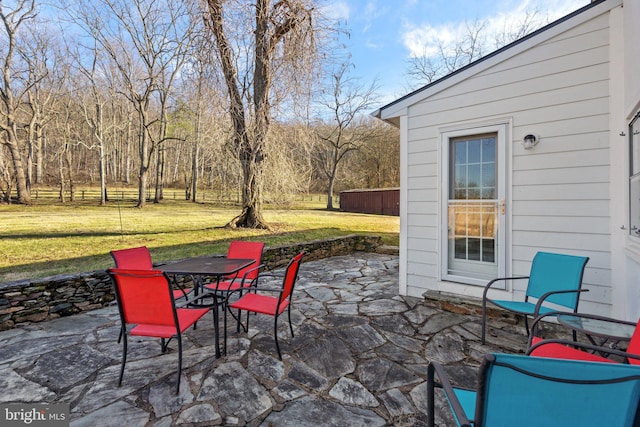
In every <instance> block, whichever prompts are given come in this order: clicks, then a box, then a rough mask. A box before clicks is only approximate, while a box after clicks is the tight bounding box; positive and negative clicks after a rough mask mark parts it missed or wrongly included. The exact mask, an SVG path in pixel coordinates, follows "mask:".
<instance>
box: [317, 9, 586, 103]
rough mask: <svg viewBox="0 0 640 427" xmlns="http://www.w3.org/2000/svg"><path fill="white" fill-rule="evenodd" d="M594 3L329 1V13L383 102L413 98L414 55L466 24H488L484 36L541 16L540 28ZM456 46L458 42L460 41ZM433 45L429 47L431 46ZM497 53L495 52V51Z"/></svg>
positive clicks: (358, 68) (361, 75)
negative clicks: (410, 77)
mask: <svg viewBox="0 0 640 427" xmlns="http://www.w3.org/2000/svg"><path fill="white" fill-rule="evenodd" d="M589 1H590V0H327V9H326V10H327V12H328V13H329V14H330V15H331V16H333V17H334V18H340V19H341V20H343V21H344V22H346V28H347V29H348V30H349V31H350V36H349V38H346V37H345V38H344V40H343V41H344V42H345V43H346V44H347V48H348V50H349V51H350V52H351V55H352V57H351V60H352V62H353V64H354V66H355V69H354V70H353V71H352V72H351V76H352V77H355V78H358V79H360V80H361V82H363V83H369V82H371V81H373V80H374V79H378V86H379V89H380V90H379V92H380V94H381V96H382V97H383V99H382V102H383V103H386V102H390V101H393V100H394V99H396V98H397V97H399V96H402V95H404V94H406V93H408V92H409V90H410V87H409V84H408V81H407V76H406V71H407V67H408V60H409V58H410V56H411V55H416V54H419V53H420V52H424V49H425V43H427V44H426V45H427V46H429V45H431V46H433V44H434V42H435V41H436V40H440V41H442V42H443V43H445V44H446V42H447V41H449V40H456V37H458V35H459V34H461V33H460V32H461V31H463V29H464V28H465V23H473V22H474V21H477V20H480V21H486V23H487V27H486V28H487V30H486V33H487V35H488V36H489V38H490V37H491V34H492V33H493V32H497V31H500V29H503V28H504V27H505V25H507V26H508V25H513V24H514V23H516V24H517V23H518V22H520V20H521V19H522V17H523V16H524V14H525V13H526V12H527V11H529V12H531V11H534V10H535V11H537V12H536V17H537V19H540V20H541V21H540V22H541V24H540V25H539V26H541V25H542V23H546V22H551V21H554V20H555V19H558V18H560V17H562V16H564V15H566V14H568V13H571V12H572V11H574V10H576V9H578V8H580V7H582V6H584V5H586V4H588V3H589ZM457 40H460V38H459V37H458V38H457ZM429 42H431V43H430V44H429ZM491 50H493V49H491Z"/></svg>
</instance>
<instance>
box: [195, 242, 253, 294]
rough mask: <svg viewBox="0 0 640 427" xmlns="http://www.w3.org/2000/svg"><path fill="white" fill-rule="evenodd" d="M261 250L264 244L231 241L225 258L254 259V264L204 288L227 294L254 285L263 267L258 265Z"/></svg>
mask: <svg viewBox="0 0 640 427" xmlns="http://www.w3.org/2000/svg"><path fill="white" fill-rule="evenodd" d="M263 250H264V242H244V241H241V240H234V241H232V242H231V243H230V244H229V249H228V250H227V258H250V259H255V260H256V262H255V263H253V264H251V265H250V266H248V267H245V268H243V269H242V270H240V271H238V272H237V273H236V274H234V275H233V276H227V277H223V278H221V279H220V281H219V282H218V283H211V284H208V285H205V288H207V289H209V290H210V291H215V292H229V291H232V290H234V289H239V288H240V287H242V286H244V287H247V286H252V285H255V284H256V281H257V279H258V273H259V271H260V268H262V267H263V266H262V265H261V264H260V263H261V262H262V251H263Z"/></svg>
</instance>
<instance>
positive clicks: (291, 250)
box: [0, 234, 382, 330]
mask: <svg viewBox="0 0 640 427" xmlns="http://www.w3.org/2000/svg"><path fill="white" fill-rule="evenodd" d="M381 240H382V239H381V238H380V237H378V236H362V235H355V234H354V235H349V236H344V237H339V238H335V239H329V240H316V241H311V242H305V243H299V244H292V245H283V246H275V247H267V248H265V250H264V253H263V259H262V261H263V264H265V269H266V270H272V269H274V268H279V267H283V266H285V265H286V264H287V263H288V262H289V260H290V259H291V258H292V257H293V256H294V255H295V254H297V253H298V252H300V251H302V250H304V251H305V252H306V253H307V255H306V256H305V260H308V261H310V260H316V259H322V258H327V257H332V256H337V255H346V254H349V253H353V252H356V251H364V252H375V251H376V250H377V249H378V248H380V247H381V243H382V241H381ZM176 261H177V260H176ZM114 299H115V296H114V294H113V287H112V284H111V280H110V279H109V276H108V274H107V272H106V270H96V271H91V272H87V273H80V274H65V275H57V276H52V277H46V278H40V279H32V280H20V281H15V282H9V283H2V284H0V330H6V329H11V328H12V327H13V326H14V325H15V324H17V323H24V322H42V321H46V320H49V319H54V318H57V317H61V316H71V315H73V314H76V313H80V312H83V311H88V310H94V309H97V308H101V307H104V306H105V305H108V304H111V303H112V302H113V301H114Z"/></svg>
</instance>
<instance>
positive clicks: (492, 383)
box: [109, 241, 640, 427]
mask: <svg viewBox="0 0 640 427" xmlns="http://www.w3.org/2000/svg"><path fill="white" fill-rule="evenodd" d="M263 248H264V243H262V242H243V241H234V242H232V243H231V244H230V247H229V250H228V253H227V256H226V257H200V258H192V259H187V260H184V261H180V262H177V263H173V264H167V265H163V266H159V267H156V268H155V269H154V267H153V264H152V261H151V255H150V253H149V251H148V249H147V248H146V247H140V248H132V249H124V250H118V251H112V252H111V254H112V256H113V258H114V260H115V263H116V268H112V269H110V270H109V274H110V276H111V278H112V281H113V284H114V289H115V294H116V300H117V303H118V308H119V312H120V317H121V323H122V326H121V331H120V338H119V342H120V340H123V355H122V364H121V369H120V377H119V381H118V384H119V385H121V383H122V380H123V375H124V369H125V364H126V359H127V346H128V344H127V337H128V336H146V337H154V338H160V339H161V349H162V351H163V352H164V351H166V349H167V345H168V343H169V341H170V340H171V339H173V338H175V339H176V340H177V342H178V380H177V382H176V393H178V392H179V387H180V375H181V370H182V333H183V332H184V331H185V330H187V329H188V328H190V327H194V328H196V327H197V322H198V321H199V320H200V319H202V318H203V317H204V316H205V315H207V313H208V312H209V311H212V312H213V318H214V331H215V337H214V339H215V354H216V357H220V355H221V352H220V345H219V324H218V323H219V321H218V314H219V309H222V310H223V314H224V325H223V330H224V347H223V352H224V354H225V355H226V351H227V314H230V315H231V316H232V317H233V318H234V320H235V321H236V324H237V327H236V330H237V332H240V328H242V329H243V330H244V331H245V332H246V331H248V326H249V313H256V314H265V315H269V316H273V318H274V331H273V335H274V340H275V345H276V350H277V353H278V358H279V359H280V360H282V354H281V351H280V346H279V344H278V334H277V328H278V318H279V316H280V315H281V314H282V313H284V311H285V310H286V311H287V314H288V320H289V329H290V331H291V335H292V336H293V334H294V331H293V326H292V324H291V314H290V307H291V297H292V292H293V289H294V286H295V282H296V279H297V276H298V271H299V267H300V263H301V261H302V258H303V256H304V252H301V253H299V254H298V255H296V256H294V257H293V258H292V259H291V260H290V262H289V264H288V265H287V267H286V269H285V271H284V275H283V277H282V286H281V287H280V288H279V289H273V288H264V287H261V286H259V281H260V279H261V278H263V277H264V276H266V275H271V274H268V273H265V272H263V271H262V270H263V268H264V266H263V265H262V264H261V259H262V251H263ZM588 260H589V259H588V258H586V257H579V256H571V255H563V254H554V253H546V252H539V253H537V254H536V256H535V257H534V259H533V262H532V266H531V271H530V274H529V276H526V277H510V278H499V279H495V280H492V281H491V282H489V283H488V284H487V285H486V287H485V290H484V294H483V300H482V329H481V342H482V344H484V343H485V339H486V331H487V304H489V303H490V304H493V305H496V306H498V307H501V308H502V309H505V310H509V311H512V312H515V313H517V314H520V315H522V316H524V318H525V327H526V330H527V334H528V335H529V341H528V350H527V352H526V355H522V354H520V355H516V354H497V353H496V354H488V355H487V356H486V357H485V360H484V362H483V363H482V365H481V367H480V370H479V378H478V385H477V387H476V389H474V390H468V389H461V388H457V387H454V385H452V383H451V381H450V380H449V379H448V377H447V373H446V370H445V368H444V367H443V366H442V365H440V364H438V363H436V362H432V363H430V364H429V367H428V372H427V383H428V393H427V400H428V402H427V407H428V408H429V409H428V422H429V425H431V426H435V404H434V402H435V390H436V389H442V390H443V392H444V395H445V397H446V399H447V401H448V403H449V408H450V410H451V411H452V413H453V415H454V419H455V421H456V423H457V425H458V426H474V427H481V426H512V425H531V426H540V425H544V426H554V425H558V426H560V425H562V426H570V425H576V426H578V425H580V426H588V425H594V426H599V425H607V426H640V411H639V408H640V366H636V365H640V328H637V327H636V324H634V323H632V322H626V321H621V320H616V319H611V318H607V317H603V316H596V315H591V314H584V313H579V312H578V301H579V297H580V295H581V294H582V293H583V292H586V291H587V290H586V289H582V277H583V274H584V269H585V266H586V264H587V262H588ZM179 277H182V278H187V279H188V280H190V281H191V284H192V286H191V287H189V288H185V287H183V286H182V285H181V284H180V283H179V282H180V281H178V280H177V278H179ZM206 278H207V279H209V280H205V279H206ZM512 280H528V285H527V289H526V294H525V299H524V301H522V302H514V301H504V300H497V299H490V298H489V297H488V294H489V292H491V291H492V287H495V286H496V284H498V283H500V282H505V281H512ZM182 282H184V280H182ZM243 311H245V312H246V322H245V323H243V322H242V321H241V314H242V312H243ZM528 316H531V317H532V318H533V319H534V320H533V323H532V324H531V328H529V323H528V321H527V317H528ZM548 319H555V320H556V321H557V323H558V324H559V325H562V326H565V327H567V328H568V330H570V331H571V334H572V339H571V340H564V339H556V338H553V339H543V338H541V337H539V336H538V335H539V331H540V327H539V326H540V322H541V321H542V320H548ZM578 333H580V334H581V336H586V337H587V338H588V341H589V342H588V343H585V342H580V341H579V340H578ZM621 342H622V343H625V345H624V346H623V348H619V347H618V344H620V343H621Z"/></svg>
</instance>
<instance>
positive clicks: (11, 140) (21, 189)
mask: <svg viewBox="0 0 640 427" xmlns="http://www.w3.org/2000/svg"><path fill="white" fill-rule="evenodd" d="M9 127H14V128H15V126H11V124H10V125H9ZM6 145H7V146H8V147H9V153H10V154H11V162H12V164H13V171H14V173H15V176H16V190H17V192H18V203H22V204H25V205H30V204H31V192H30V191H29V187H28V186H27V176H26V175H25V173H24V167H23V163H22V155H21V154H20V149H19V148H18V142H17V140H16V137H15V135H14V134H13V132H9V134H8V138H7V142H6Z"/></svg>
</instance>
